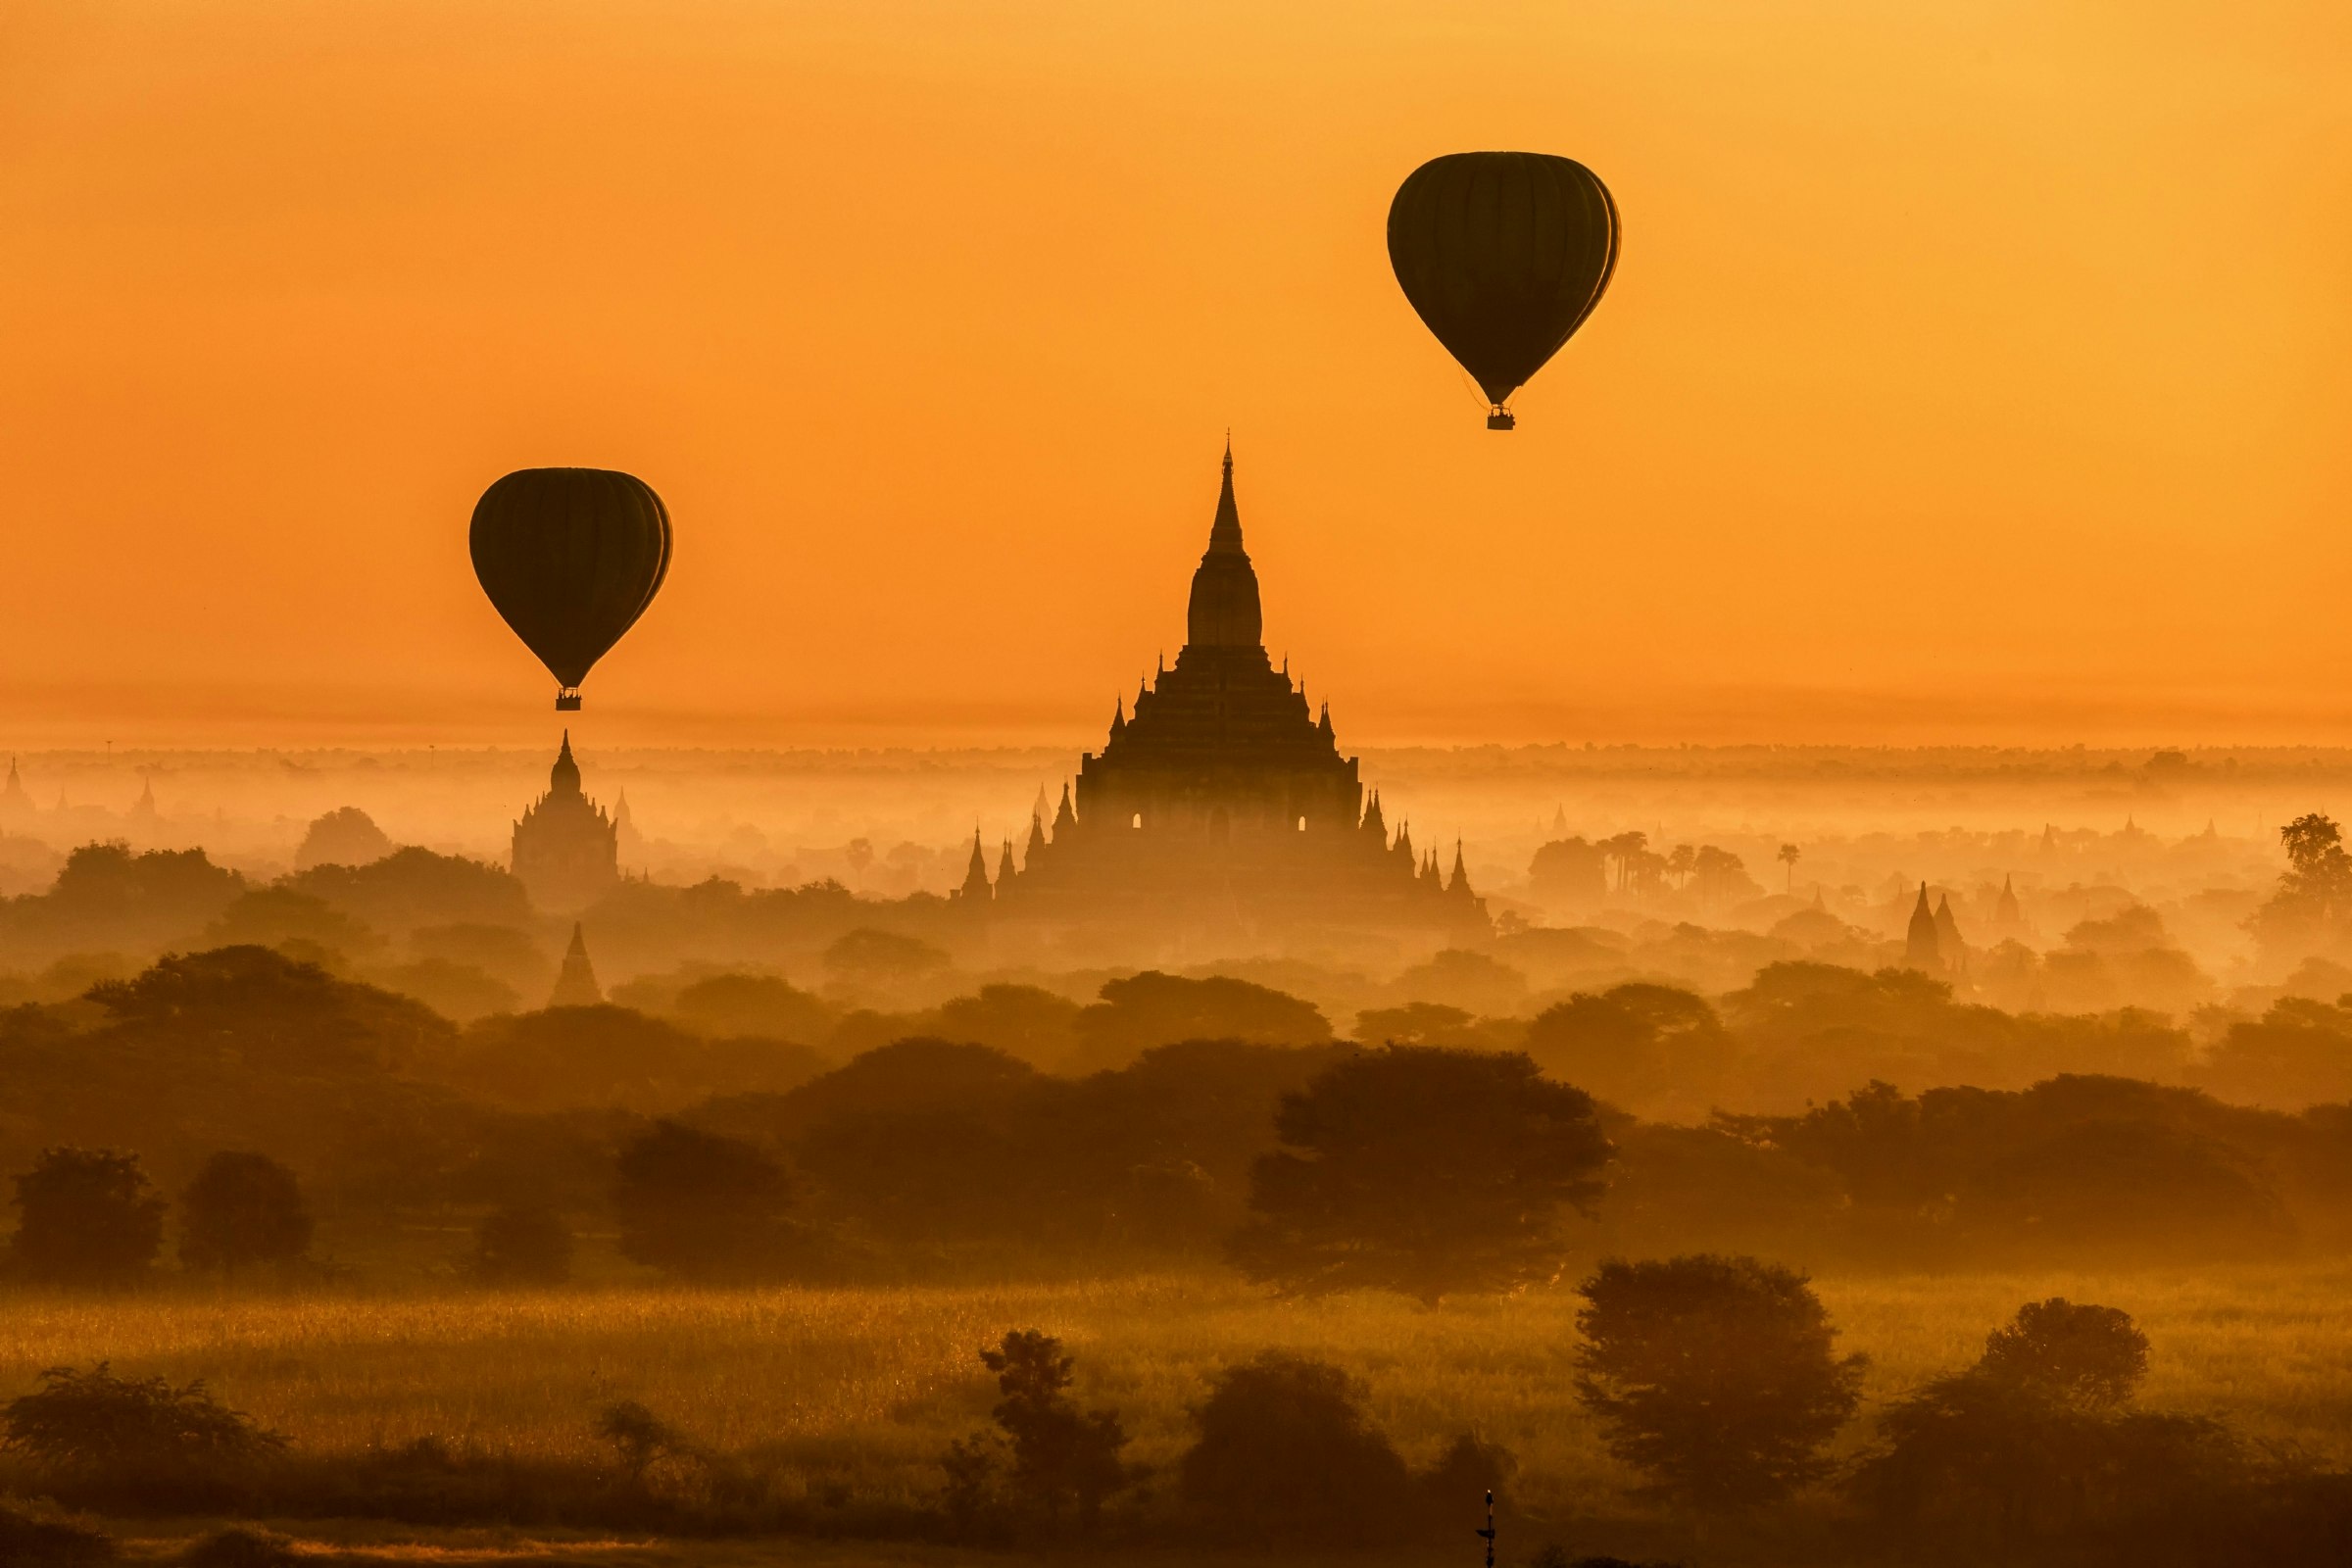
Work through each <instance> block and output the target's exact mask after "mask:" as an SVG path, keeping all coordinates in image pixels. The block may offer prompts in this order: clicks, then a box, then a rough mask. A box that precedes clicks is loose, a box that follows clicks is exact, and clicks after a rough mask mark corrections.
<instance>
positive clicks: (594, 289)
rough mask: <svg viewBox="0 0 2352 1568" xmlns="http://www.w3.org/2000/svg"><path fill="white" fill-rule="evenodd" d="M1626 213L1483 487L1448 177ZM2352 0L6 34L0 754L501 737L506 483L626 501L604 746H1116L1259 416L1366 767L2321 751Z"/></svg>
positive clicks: (1254, 544) (314, 9)
mask: <svg viewBox="0 0 2352 1568" xmlns="http://www.w3.org/2000/svg"><path fill="white" fill-rule="evenodd" d="M1491 146H1509V147H1525V148H1532V149H1539V150H1544V151H1553V152H1559V153H1564V154H1568V155H1570V156H1573V157H1576V158H1578V159H1581V160H1582V161H1584V162H1586V163H1587V164H1589V165H1591V166H1592V167H1593V169H1594V170H1595V171H1597V172H1599V173H1600V174H1601V176H1602V177H1603V178H1604V179H1605V180H1607V181H1608V183H1609V185H1610V187H1611V188H1612V190H1613V191H1614V192H1615V193H1616V196H1617V199H1618V202H1619V204H1620V207H1621V208H1622V210H1623V213H1624V215H1625V224H1626V240H1625V250H1624V257H1623V261H1622V263H1621V265H1620V268H1619V270H1618V273H1617V278H1616V281H1615V283H1614V284H1613V285H1612V287H1611V289H1610V291H1609V295H1608V297H1607V299H1606V300H1605V301H1604V302H1603V303H1602V305H1601V307H1600V309H1599V311H1598V312H1597V313H1596V314H1595V316H1594V317H1593V320H1592V321H1591V322H1590V323H1589V324H1588V326H1587V327H1586V329H1585V331H1584V332H1583V333H1582V334H1580V336H1579V337H1578V338H1577V339H1576V341H1575V342H1574V343H1572V344H1571V345H1570V346H1569V348H1568V349H1567V350H1566V351H1565V352H1564V353H1563V354H1562V356H1561V357H1560V358H1559V359H1558V360H1556V361H1555V362H1554V363H1553V364H1552V366H1551V367H1550V368H1548V369H1547V370H1545V371H1544V374H1543V375H1541V376H1540V377H1539V378H1538V379H1537V381H1536V382H1535V383H1534V384H1533V385H1532V386H1531V387H1530V388H1529V389H1528V390H1527V391H1525V392H1523V393H1522V394H1521V395H1520V397H1519V398H1518V400H1517V407H1518V410H1519V413H1520V416H1521V427H1520V429H1519V430H1518V431H1517V432H1516V433H1514V434H1512V435H1508V436H1500V435H1490V434H1488V433H1487V432H1486V431H1485V430H1484V429H1483V428H1482V427H1481V420H1480V418H1479V410H1478V404H1477V398H1476V395H1475V394H1474V393H1473V392H1471V391H1470V390H1468V389H1467V387H1466V386H1465V383H1464V380H1463V377H1462V376H1461V375H1460V373H1459V372H1458V371H1457V370H1456V369H1455V368H1453V367H1452V365H1451V363H1450V362H1449V361H1447V360H1446V358H1445V356H1444V353H1443V351H1442V350H1440V349H1439V348H1438V347H1437V346H1436V345H1435V343H1434V342H1433V341H1432V340H1431V339H1430V338H1429V337H1428V335H1427V334H1426V333H1425V332H1424V330H1423V329H1422V327H1421V326H1420V323H1419V322H1418V321H1417V320H1416V319H1415V318H1414V317H1413V315H1412V313H1411V311H1410V310H1409V308H1408V307H1406V305H1405V304H1404V302H1403V300H1402V298H1401V296H1400V295H1399V294H1398V293H1397V289H1396V286H1395V284H1394V282H1393V281H1392V280H1391V278H1390V276H1389V273H1388V267H1387V258H1386V254H1385V250H1384V248H1383V239H1382V233H1383V229H1382V225H1383V221H1384V217H1385V214H1386V211H1387V204H1388V199H1389V196H1390V194H1391V193H1392V191H1393V190H1394V189H1395V187H1396V185H1397V181H1398V180H1399V179H1400V178H1401V177H1402V176H1403V175H1404V174H1405V173H1406V172H1408V171H1410V170H1411V169H1412V168H1413V167H1414V166H1415V165H1416V164H1417V163H1419V162H1420V161H1421V160H1423V159H1424V158H1427V157H1430V156H1432V155H1434V154H1436V153H1439V152H1444V151H1450V150H1456V149H1461V148H1470V147H1491ZM2348 351H2352V7H2347V6H2345V5H2343V4H2342V3H2341V0H2309V3H2288V0H2282V3H2276V4H2261V3H2247V0H2238V3H2221V0H2212V3H2195V4H2189V3H2168V0H2098V3H2085V4H2073V5H2068V4H2053V3H2051V0H2011V3H1970V4H1962V3H1957V0H1902V3H1900V4H1889V3H1887V0H1825V3H1812V4H1773V5H1759V4H1756V3H1754V0H1703V3H1702V0H1610V3H1600V4H1590V3H1577V4H1564V3H1560V0H1550V3H1543V4H1525V5H1522V4H1516V3H1508V0H1481V3H1480V4H1477V5H1463V4H1459V3H1456V0H1432V3H1427V4H1414V5H1404V4H1377V3H1366V0H1348V3H1340V4H1330V5H1277V4H1269V3H1267V0H1251V3H1244V4H1231V5H1228V4H1222V3H1219V4H1205V3H1201V0H1188V3H1186V4H1182V5H1162V6H1155V7H1152V8H1149V9H1148V10H1147V9H1146V8H1142V7H1135V6H1127V5H1115V4H1106V3H1103V0H1091V3H1090V0H1073V3H1069V4H1013V3H1000V4H984V3H965V4H918V3H909V0H842V3H830V0H827V3H813V0H811V3H797V4H784V3H767V4H755V3H751V0H736V3H725V4H720V3H702V0H643V3H594V4H592V3H561V4H559V3H552V0H551V3H546V4H530V5H524V4H497V3H494V0H441V3H423V0H408V3H375V0H336V3H335V4H332V5H319V4H317V3H315V0H285V3H279V4H256V3H251V0H179V3H170V4H167V3H161V0H158V3H151V4H145V5H109V4H103V3H80V4H64V3H60V4H43V3H42V0H31V3H30V4H28V5H17V6H13V7H10V8H8V9H7V10H6V11H5V12H0V482H4V484H5V492H6V495H7V497H8V502H9V508H10V516H11V518H12V520H11V522H10V524H9V525H8V527H7V530H6V536H5V537H6V540H7V544H6V552H5V557H4V558H0V571H4V572H5V577H4V578H0V581H5V582H6V584H7V590H8V591H7V597H6V604H7V606H8V615H7V617H6V619H5V622H0V748H10V747H19V746H31V745H37V744H45V743H50V742H57V741H69V740H94V739H97V738H101V737H103V738H107V739H112V740H115V741H116V742H117V743H118V744H124V745H140V744H148V745H152V744H182V743H195V742H226V743H234V744H252V743H262V742H301V743H307V742H312V741H322V740H342V741H355V742H367V741H372V740H385V741H394V740H397V741H413V742H422V741H425V740H429V739H433V738H435V737H444V738H447V739H449V740H452V741H467V742H478V741H492V740H495V741H512V742H515V743H520V744H530V743H533V742H535V740H536V739H537V738H539V737H540V736H542V735H543V734H544V733H545V731H546V730H547V729H549V728H550V727H552V725H553V723H554V715H553V714H552V713H551V712H550V711H548V710H549V701H550V697H551V683H550V682H549V680H548V678H547V677H546V675H545V674H544V672H543V671H541V670H540V669H539V668H538V666H537V665H536V664H535V663H534V662H532V661H531V660H530V659H529V657H528V656H527V655H526V654H524V653H523V652H522V650H521V649H520V647H519V646H518V645H516V644H515V643H514V642H513V640H512V639H511V638H510V637H509V635H508V633H507V632H506V631H505V629H504V627H503V626H502V625H500V624H499V623H498V621H497V620H496V619H495V618H494V616H493V615H492V613H491V612H490V611H489V609H488V607H487V605H486V604H485V603H484V602H483V601H482V599H481V597H480V595H479V592H478V591H477V590H476V588H475V587H474V584H473V582H472V578H471V574H470V571H469V568H468V566H467V564H466V543H465V540H466V517H467V515H468V513H469V511H470V508H471V505H472V502H473V498H474V497H475V496H476V495H477V494H478V493H479V492H480V490H481V489H482V487H483V486H484V485H486V484H487V483H488V482H489V481H490V480H491V479H493V478H495V477H497V476H498V474H500V473H501V472H503V471H505V470H507V469H509V468H514V467H520V466H533V465H541V464H585V465H594V466H613V467H625V468H628V469H630V470H632V471H634V472H636V473H638V474H640V475H642V476H643V477H645V478H646V479H647V480H648V481H650V482H651V483H652V484H654V485H655V487H656V488H658V489H659V490H660V491H661V492H662V495H663V497H664V498H665V499H666V500H667V501H668V503H669V506H670V509H671V512H672V514H673V515H674V516H675V518H676V522H677V530H678V543H677V554H676V561H675V564H674V566H673V569H672V571H671V573H670V577H669V581H668V585H667V586H666V587H665V589H664V590H663V592H662V597H661V599H660V600H659V601H658V602H657V603H656V605H655V606H654V608H653V610H652V611H651V612H650V613H648V615H647V617H646V619H645V620H644V621H643V622H642V623H641V624H640V625H639V626H638V628H637V629H636V630H635V631H634V632H633V633H631V634H630V636H629V637H628V638H627V640H625V641H624V642H623V643H622V644H621V646H620V647H619V648H618V649H617V650H616V651H615V652H614V653H613V655H612V656H610V657H609V658H608V659H607V660H606V662H605V663H604V664H603V665H602V666H601V667H600V668H599V669H598V670H597V672H596V674H595V675H594V676H593V677H592V678H591V680H590V682H589V685H588V711H587V713H586V714H584V715H582V723H583V726H584V727H588V728H590V729H592V731H593V733H594V735H595V737H596V738H597V739H598V740H600V741H602V742H603V743H606V744H613V745H620V744H664V743H684V744H700V743H713V744H717V743H724V744H769V743H775V744H786V743H845V742H889V743H895V744H904V743H910V742H911V743H921V742H924V741H932V740H936V741H941V742H949V741H970V740H985V739H988V738H990V737H992V736H998V737H1004V738H1006V739H1019V740H1054V741H1068V742H1071V743H1078V742H1083V741H1086V740H1087V739H1088V738H1089V737H1090V736H1093V735H1095V734H1096V732H1098V731H1099V729H1100V726H1101V725H1102V724H1103V722H1104V721H1106V720H1107V718H1108V716H1109V709H1110V702H1111V698H1112V695H1113V693H1114V692H1117V691H1121V690H1132V688H1133V686H1134V682H1135V677H1136V675H1137V674H1138V672H1139V671H1140V670H1142V669H1144V668H1146V667H1148V666H1149V665H1150V664H1151V662H1152V658H1153V656H1154V655H1155V654H1156V653H1157V652H1158V651H1159V650H1160V649H1162V648H1165V649H1167V650H1168V652H1170V653H1171V654H1172V653H1173V652H1174V650H1175V648H1176V646H1177V644H1178V643H1179V642H1180V641H1181V639H1182V634H1183V594H1184V588H1185V583H1186V579H1187V574H1188V573H1189V571H1190V570H1191V567H1192V565H1193V563H1194V561H1195V560H1196V559H1197V557H1198V555H1199V552H1200V550H1201V544H1202V542H1203V539H1204V536H1205V532H1206V528H1207V524H1208V517H1209V512H1210V509H1211V506H1212V503H1213V501H1214V497H1215V484H1216V455H1217V449H1218V445H1219V442H1220V441H1221V440H1222V438H1223V433H1224V430H1225V427H1226V426H1227V425H1228V424H1230V425H1231V426H1232V427H1233V430H1234V445H1235V451H1236V454H1237V458H1238V463H1239V472H1240V476H1241V501H1242V510H1243V517H1244V521H1245V523H1246V525H1247V527H1248V530H1249V540H1250V549H1251V552H1252V554H1253V555H1254V556H1255V558H1256V560H1257V563H1258V566H1259V571H1260V574H1261V577H1262V578H1263V580H1264V583H1265V599H1266V625H1267V637H1268V642H1269V645H1270V646H1271V647H1272V648H1273V650H1274V651H1275V653H1276V654H1277V655H1278V656H1279V655H1281V654H1282V653H1284V652H1286V651H1287V652H1288V653H1289V654H1290V655H1291V657H1292V660H1293V667H1294V669H1296V670H1298V671H1300V672H1302V673H1303V674H1304V676H1305V677H1306V680H1307V683H1308V689H1309V692H1310V694H1311V695H1312V696H1314V697H1315V698H1317V699H1320V698H1322V697H1324V696H1328V697H1330V698H1331V700H1332V704H1333V710H1334V716H1335V718H1336V719H1337V721H1338V723H1339V725H1340V728H1341V735H1342V739H1343V741H1345V742H1360V743H1365V744H1371V743H1393V742H1400V741H1411V740H1499V741H1523V740H1555V739H1565V740H1572V741H1576V740H1585V739H1598V740H1604V741H1605V740H1665V741H1672V740H1686V739H1687V740H1695V741H1713V740H1735V739H1782V740H1789V741H1801V740H1840V741H1873V740H1886V741H1890V742H1897V743H1903V742H1912V741H1922V740H1979V739H1983V740H2004V741H2072V740H2077V739H2082V740H2088V741H2102V740H2116V741H2132V742H2136V741H2140V740H2148V741H2159V740H2161V741H2173V742H2191V741H2197V740H2214V741H2229V740H2269V739H2297V740H2315V741H2335V742H2341V741H2346V740H2352V680H2348V679H2347V676H2348V674H2352V617H2347V616H2346V615H2345V614H2344V613H2343V606H2344V604H2345V601H2346V596H2347V591H2348V590H2352V526H2348V525H2352V368H2348V367H2352V352H2348Z"/></svg>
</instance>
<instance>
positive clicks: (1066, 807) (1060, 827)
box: [1054, 778, 1078, 839]
mask: <svg viewBox="0 0 2352 1568" xmlns="http://www.w3.org/2000/svg"><path fill="white" fill-rule="evenodd" d="M1077 825H1078V813H1077V812H1076V811H1075V810H1073V809H1071V808H1070V781H1069V780H1068V779H1066V778H1065V779H1063V780H1062V781H1061V806H1060V808H1059V809H1056V810H1055V811H1054V837H1055V838H1056V839H1058V838H1060V837H1061V835H1062V834H1063V833H1064V832H1066V831H1067V830H1069V829H1071V828H1074V827H1076V826H1077Z"/></svg>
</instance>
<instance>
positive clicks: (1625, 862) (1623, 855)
mask: <svg viewBox="0 0 2352 1568" xmlns="http://www.w3.org/2000/svg"><path fill="white" fill-rule="evenodd" d="M1600 853H1601V854H1603V855H1605V856H1607V857H1608V858H1609V861H1610V863H1611V864H1613V865H1615V866H1616V867H1617V891H1618V892H1620V893H1623V892H1625V891H1626V890H1627V888H1628V887H1629V886H1630V885H1631V882H1632V878H1631V876H1630V874H1629V870H1630V866H1631V862H1632V860H1633V858H1634V857H1636V856H1640V855H1647V854H1649V835H1648V834H1646V833H1643V832H1640V831H1638V830H1637V831H1634V832H1627V833H1619V834H1616V835H1614V836H1613V837H1610V838H1605V839H1602V840H1601V841H1600ZM1652 858H1656V857H1652ZM1665 863H1666V862H1665V861H1664V860H1663V859H1659V860H1658V864H1659V865H1660V867H1661V868H1662V867H1663V866H1664V865H1665Z"/></svg>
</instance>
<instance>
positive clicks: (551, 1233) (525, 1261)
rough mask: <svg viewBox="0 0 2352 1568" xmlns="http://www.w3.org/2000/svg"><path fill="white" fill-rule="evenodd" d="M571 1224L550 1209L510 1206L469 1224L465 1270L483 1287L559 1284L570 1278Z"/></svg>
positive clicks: (531, 1206) (517, 1204) (521, 1205)
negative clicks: (470, 1249)
mask: <svg viewBox="0 0 2352 1568" xmlns="http://www.w3.org/2000/svg"><path fill="white" fill-rule="evenodd" d="M571 1253H572V1240H571V1228H570V1227H569V1226H567V1225H565V1224H564V1216H563V1215H561V1214H559V1213H557V1212H556V1211H555V1210H554V1209H552V1208H544V1207H540V1206H537V1205H535V1204H520V1203H515V1204H509V1205H508V1206H506V1207H504V1208H501V1209H497V1210H494V1211H493V1212H491V1213H489V1214H486V1215H484V1216H483V1217H482V1222H481V1223H480V1224H478V1225H476V1226H475V1227H474V1228H473V1256H472V1258H471V1259H470V1260H469V1261H468V1262H467V1264H466V1273H467V1274H469V1275H470V1276H472V1278H473V1279H474V1280H475V1281H476V1282H477V1283H479V1284H483V1285H561V1284H563V1283H564V1281H565V1280H568V1279H570V1278H571Z"/></svg>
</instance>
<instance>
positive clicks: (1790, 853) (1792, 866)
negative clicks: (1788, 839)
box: [1779, 844, 1805, 893]
mask: <svg viewBox="0 0 2352 1568" xmlns="http://www.w3.org/2000/svg"><path fill="white" fill-rule="evenodd" d="M1804 853H1805V852H1804V851H1802V850H1800V849H1798V848H1797V847H1796V846H1795V845H1793V844H1784V845H1782V846H1781V852H1780V857H1779V858H1780V862H1781V863H1782V864H1783V865H1785V866H1787V867H1788V868H1789V885H1788V891H1789V892H1790V893H1794V892H1795V891H1796V862H1797V861H1798V860H1799V859H1801V858H1803V857H1804Z"/></svg>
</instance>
